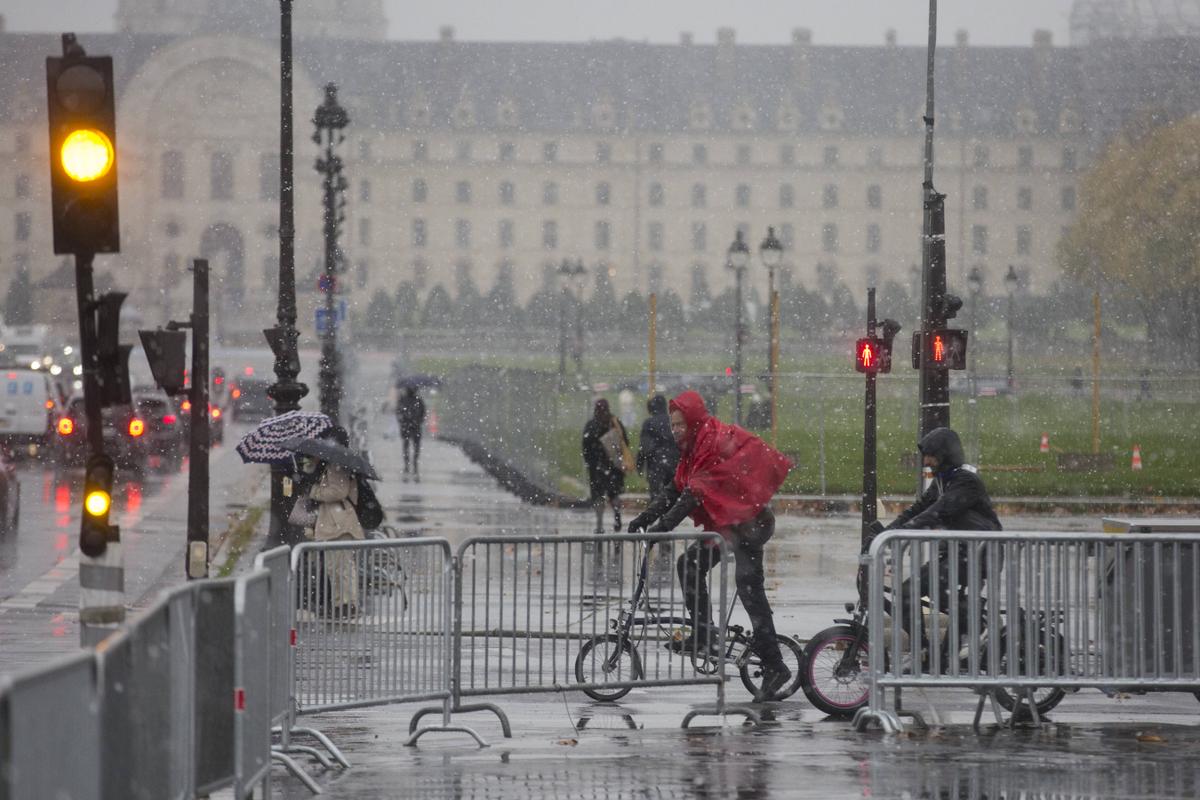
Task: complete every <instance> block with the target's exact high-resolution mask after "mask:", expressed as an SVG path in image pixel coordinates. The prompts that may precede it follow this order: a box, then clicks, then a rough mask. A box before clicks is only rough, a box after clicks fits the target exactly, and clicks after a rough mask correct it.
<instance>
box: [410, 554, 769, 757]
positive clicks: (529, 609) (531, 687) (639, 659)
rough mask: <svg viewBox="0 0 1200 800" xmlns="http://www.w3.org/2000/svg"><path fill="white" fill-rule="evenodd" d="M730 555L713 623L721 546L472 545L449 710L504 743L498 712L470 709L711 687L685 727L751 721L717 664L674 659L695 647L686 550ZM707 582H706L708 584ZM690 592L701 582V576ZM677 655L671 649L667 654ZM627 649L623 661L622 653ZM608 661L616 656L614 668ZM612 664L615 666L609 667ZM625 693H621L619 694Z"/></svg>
mask: <svg viewBox="0 0 1200 800" xmlns="http://www.w3.org/2000/svg"><path fill="white" fill-rule="evenodd" d="M651 542H652V543H653V544H654V550H651V551H650V553H651V555H650V561H649V562H648V563H649V564H650V565H651V568H650V570H649V572H648V576H647V580H646V583H645V586H644V592H645V594H644V596H643V599H642V601H641V602H640V603H639V605H638V608H637V609H634V610H633V611H632V613H633V617H634V618H633V620H632V621H631V623H630V625H629V626H628V628H627V630H628V631H629V636H628V639H627V640H625V641H624V642H623V641H622V638H623V637H622V636H620V635H618V630H619V629H622V622H623V621H624V620H625V619H626V616H625V615H626V613H627V612H630V611H631V609H630V604H631V601H632V599H633V597H634V592H635V587H636V586H637V585H638V584H639V577H640V570H641V563H642V554H643V553H644V552H646V551H645V550H644V548H643V547H642V546H643V545H645V544H647V543H651ZM693 544H694V545H696V546H699V547H703V546H710V547H714V548H718V550H717V552H719V553H722V554H724V557H723V558H721V559H720V562H719V565H718V568H717V569H716V570H714V571H713V573H712V579H713V580H714V581H716V584H715V586H714V588H713V592H714V594H716V595H717V598H718V605H717V607H716V608H717V617H716V618H717V620H718V621H719V620H720V619H721V614H722V609H724V608H726V607H727V602H726V600H727V597H728V581H727V578H728V575H729V571H728V566H729V562H730V560H731V558H730V556H729V554H728V553H727V552H726V551H725V544H724V541H723V540H722V538H721V537H720V536H719V535H717V534H711V533H709V534H704V533H692V534H662V535H612V536H608V535H605V536H557V535H555V536H487V537H475V538H471V539H468V540H466V541H465V542H464V543H463V544H462V545H461V546H460V547H459V550H458V557H457V559H456V563H457V564H458V576H457V589H456V592H455V595H456V597H457V602H456V604H455V608H454V615H455V619H454V642H455V646H454V648H453V652H454V665H453V675H454V678H455V682H454V697H453V704H452V706H450V707H449V708H448V709H442V710H443V713H445V712H446V711H447V710H448V711H451V712H454V713H458V712H462V711H475V710H490V711H493V712H494V713H496V714H497V715H498V716H499V717H500V718H501V721H502V722H503V724H504V726H505V729H506V732H505V735H510V734H509V733H508V721H507V718H506V717H505V715H504V714H503V712H502V711H501V710H500V709H499V708H497V707H496V706H494V705H492V704H490V703H489V704H474V705H470V706H464V705H463V704H462V699H463V698H464V697H476V696H483V695H498V694H525V693H531V692H561V691H567V690H574V689H579V690H593V691H603V692H605V693H613V692H616V691H619V690H628V689H633V688H637V687H650V686H687V685H713V686H715V687H716V692H717V700H716V703H715V704H714V705H712V706H705V707H700V708H696V709H693V711H692V712H690V713H689V714H688V715H687V716H686V717H685V718H684V722H683V725H684V727H686V726H687V724H688V723H689V722H690V721H691V719H692V718H694V717H695V716H698V715H701V714H711V715H723V714H726V713H737V714H742V715H744V716H747V717H748V718H750V719H753V720H756V719H757V715H756V714H755V713H754V712H753V711H752V710H750V709H747V708H743V707H740V706H726V705H725V676H724V664H723V663H722V662H721V659H719V658H718V659H711V660H710V659H704V658H700V659H696V658H694V657H690V656H688V655H685V654H684V653H681V652H679V647H678V646H679V645H680V644H682V643H683V639H684V638H686V637H687V636H689V633H688V631H687V630H686V629H687V627H688V625H689V624H690V620H689V616H688V614H687V611H686V609H685V605H684V596H683V593H682V592H681V591H680V589H679V585H678V583H677V582H676V580H675V570H676V559H677V557H678V556H679V555H680V554H681V553H682V552H683V550H684V549H685V548H686V547H687V546H688V545H693ZM707 578H708V576H707V575H705V576H703V579H704V580H707ZM694 579H695V580H697V581H698V580H700V579H701V575H700V574H699V573H697V574H696V575H695V576H694ZM701 638H702V642H701V644H702V645H705V646H713V647H715V649H716V652H718V653H723V652H725V636H724V629H723V626H721V625H716V626H714V627H713V628H712V629H711V630H710V631H708V632H707V634H706V635H705V634H702V635H701ZM672 645H674V646H675V649H671V646H672ZM622 648H624V650H625V652H624V654H622V655H616V656H614V653H615V651H617V650H620V649H622ZM610 656H613V657H612V658H611V659H610ZM610 661H615V662H616V663H615V664H613V663H610ZM622 693H623V692H622ZM437 711H438V709H435V708H425V709H422V710H420V711H418V712H417V714H416V715H415V716H414V717H413V720H412V723H411V725H410V731H411V732H412V734H413V738H412V740H410V741H415V740H416V739H417V738H418V737H419V736H421V735H422V734H423V733H425V732H427V730H430V729H418V723H419V721H420V719H421V718H422V717H423V716H425V715H426V714H430V713H436V712H437Z"/></svg>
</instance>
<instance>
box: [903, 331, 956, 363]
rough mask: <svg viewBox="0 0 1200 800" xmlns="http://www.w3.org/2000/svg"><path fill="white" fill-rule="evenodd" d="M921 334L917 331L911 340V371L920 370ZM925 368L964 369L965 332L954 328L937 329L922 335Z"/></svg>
mask: <svg viewBox="0 0 1200 800" xmlns="http://www.w3.org/2000/svg"><path fill="white" fill-rule="evenodd" d="M921 341H922V334H921V332H920V331H917V332H916V333H914V334H913V340H912V365H913V369H920V368H921ZM924 341H925V366H926V367H928V368H929V369H966V368H967V332H966V331H964V330H959V329H956V328H938V329H937V330H932V331H927V332H925V334H924Z"/></svg>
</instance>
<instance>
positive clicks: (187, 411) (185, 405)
mask: <svg viewBox="0 0 1200 800" xmlns="http://www.w3.org/2000/svg"><path fill="white" fill-rule="evenodd" d="M179 422H180V425H181V426H182V433H183V447H184V449H185V450H187V449H189V448H190V447H191V446H192V401H191V400H188V399H187V398H186V397H185V398H184V399H183V400H181V401H180V403H179ZM224 441H225V412H224V411H222V410H221V407H220V406H219V405H216V404H215V403H209V404H208V444H209V446H212V445H215V444H221V443H222V442H224Z"/></svg>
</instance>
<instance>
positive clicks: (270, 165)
mask: <svg viewBox="0 0 1200 800" xmlns="http://www.w3.org/2000/svg"><path fill="white" fill-rule="evenodd" d="M258 199H259V200H278V199H279V154H278V153H263V154H262V155H260V156H259V157H258Z"/></svg>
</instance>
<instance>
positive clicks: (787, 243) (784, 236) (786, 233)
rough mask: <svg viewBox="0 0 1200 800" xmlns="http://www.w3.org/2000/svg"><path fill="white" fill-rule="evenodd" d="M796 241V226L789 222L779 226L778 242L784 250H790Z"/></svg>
mask: <svg viewBox="0 0 1200 800" xmlns="http://www.w3.org/2000/svg"><path fill="white" fill-rule="evenodd" d="M795 242H796V228H795V226H793V225H792V223H790V222H785V223H783V224H782V225H780V226H779V243H780V244H782V245H783V249H784V250H791V249H792V246H793V245H794V244H795Z"/></svg>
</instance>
